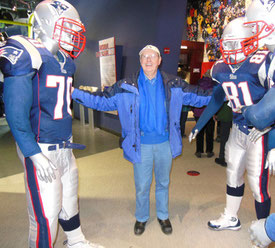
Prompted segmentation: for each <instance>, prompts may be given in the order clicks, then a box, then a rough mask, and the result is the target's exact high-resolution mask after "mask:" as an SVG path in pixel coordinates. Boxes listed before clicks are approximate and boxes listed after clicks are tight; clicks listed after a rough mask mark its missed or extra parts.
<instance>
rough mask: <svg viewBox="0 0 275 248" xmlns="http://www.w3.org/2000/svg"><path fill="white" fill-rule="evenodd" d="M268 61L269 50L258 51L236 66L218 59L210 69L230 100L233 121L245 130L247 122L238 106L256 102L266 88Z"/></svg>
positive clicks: (269, 58)
mask: <svg viewBox="0 0 275 248" xmlns="http://www.w3.org/2000/svg"><path fill="white" fill-rule="evenodd" d="M270 61H271V53H270V52H269V51H258V52H257V53H255V54H253V55H252V56H251V57H250V58H248V59H246V60H245V61H244V62H243V63H241V64H239V65H237V66H234V67H233V66H231V65H227V64H225V63H224V62H223V61H222V60H219V61H217V62H216V63H215V64H214V65H213V67H212V69H211V74H212V77H213V80H215V81H217V82H218V83H220V84H221V85H222V87H223V90H224V92H225V94H226V96H227V97H228V100H229V101H230V105H231V108H232V111H233V122H234V123H235V124H237V125H238V126H239V127H241V129H244V130H243V131H245V132H247V130H246V129H247V126H248V123H247V122H246V120H245V119H244V117H243V116H242V114H241V113H240V111H239V110H240V107H241V106H249V105H252V104H256V103H257V102H258V101H260V100H261V98H262V97H263V96H264V94H265V93H266V91H267V90H268V80H267V72H268V68H269V66H270Z"/></svg>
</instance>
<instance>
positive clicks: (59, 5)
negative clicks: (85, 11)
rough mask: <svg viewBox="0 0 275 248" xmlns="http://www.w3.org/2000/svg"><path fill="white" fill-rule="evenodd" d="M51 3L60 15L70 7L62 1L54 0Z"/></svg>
mask: <svg viewBox="0 0 275 248" xmlns="http://www.w3.org/2000/svg"><path fill="white" fill-rule="evenodd" d="M51 5H52V6H53V7H54V8H55V10H56V12H57V13H58V15H62V13H63V12H64V11H66V10H67V9H68V8H69V6H67V5H66V4H64V3H61V2H60V1H54V2H53V3H51Z"/></svg>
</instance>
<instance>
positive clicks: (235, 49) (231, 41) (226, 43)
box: [220, 17, 252, 65]
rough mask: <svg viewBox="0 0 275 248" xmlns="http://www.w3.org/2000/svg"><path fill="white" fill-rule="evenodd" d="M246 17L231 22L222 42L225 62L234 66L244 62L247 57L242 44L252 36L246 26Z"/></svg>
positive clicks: (226, 27)
mask: <svg viewBox="0 0 275 248" xmlns="http://www.w3.org/2000/svg"><path fill="white" fill-rule="evenodd" d="M244 20H245V19H244V17H238V18H236V19H234V20H232V21H231V22H229V23H228V24H227V25H226V26H225V28H224V30H223V34H222V37H221V40H220V49H221V54H222V58H223V61H224V62H225V63H226V64H230V65H234V64H238V63H241V62H243V61H244V60H245V59H246V58H247V56H246V55H245V54H244V52H243V47H242V42H243V40H244V39H245V38H248V37H250V36H252V31H251V28H250V27H249V26H244V25H243V24H244Z"/></svg>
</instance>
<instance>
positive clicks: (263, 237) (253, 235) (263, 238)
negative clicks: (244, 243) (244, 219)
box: [248, 219, 272, 248]
mask: <svg viewBox="0 0 275 248" xmlns="http://www.w3.org/2000/svg"><path fill="white" fill-rule="evenodd" d="M265 221H266V219H260V220H257V221H253V222H252V224H251V226H250V228H249V230H248V231H249V233H250V239H251V241H252V243H253V244H254V245H256V247H259V248H267V247H268V245H269V244H270V243H271V242H272V241H271V240H270V239H269V237H268V236H267V234H266V231H265Z"/></svg>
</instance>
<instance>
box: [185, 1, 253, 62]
mask: <svg viewBox="0 0 275 248" xmlns="http://www.w3.org/2000/svg"><path fill="white" fill-rule="evenodd" d="M248 4H249V0H223V1H222V0H204V1H194V0H188V3H187V32H188V40H190V41H202V42H204V43H205V56H204V61H206V62H207V61H215V60H217V59H219V58H220V56H221V53H220V43H219V42H220V38H221V35H222V32H223V29H224V27H225V26H226V24H227V23H228V22H230V21H231V20H233V19H235V18H236V17H240V16H244V15H245V6H248Z"/></svg>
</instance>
